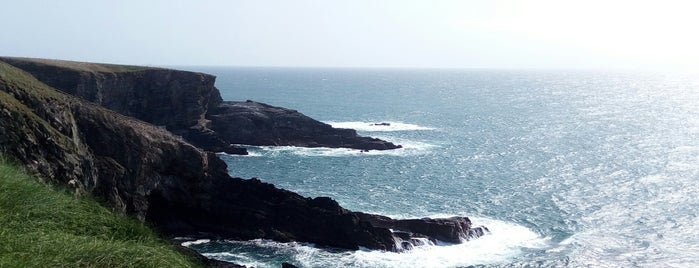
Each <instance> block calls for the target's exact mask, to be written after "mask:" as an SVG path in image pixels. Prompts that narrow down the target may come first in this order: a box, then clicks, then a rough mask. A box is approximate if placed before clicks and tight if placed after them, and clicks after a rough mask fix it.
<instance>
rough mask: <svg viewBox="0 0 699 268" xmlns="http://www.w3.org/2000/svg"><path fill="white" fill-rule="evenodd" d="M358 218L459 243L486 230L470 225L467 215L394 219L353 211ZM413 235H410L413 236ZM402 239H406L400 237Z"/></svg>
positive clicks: (427, 236)
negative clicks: (443, 217)
mask: <svg viewBox="0 0 699 268" xmlns="http://www.w3.org/2000/svg"><path fill="white" fill-rule="evenodd" d="M355 215H357V216H358V217H359V219H360V220H362V221H366V222H369V223H371V225H373V226H375V227H383V228H389V229H393V230H399V231H403V232H408V233H410V234H419V235H422V236H424V238H428V239H430V240H439V241H442V242H447V243H455V244H458V243H461V242H463V241H466V240H469V239H473V238H478V237H481V236H483V235H484V234H486V233H487V232H488V229H487V228H485V227H482V226H481V227H472V226H471V220H470V219H469V218H467V217H451V218H445V219H432V218H422V219H406V220H396V219H391V218H389V217H385V216H380V215H373V214H366V213H361V212H355ZM413 237H415V236H411V238H413ZM401 239H403V240H408V239H405V238H402V237H401Z"/></svg>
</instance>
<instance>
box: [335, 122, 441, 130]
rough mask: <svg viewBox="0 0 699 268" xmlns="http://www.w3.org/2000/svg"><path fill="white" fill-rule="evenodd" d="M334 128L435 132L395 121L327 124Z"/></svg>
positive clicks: (429, 128)
mask: <svg viewBox="0 0 699 268" xmlns="http://www.w3.org/2000/svg"><path fill="white" fill-rule="evenodd" d="M325 123H326V124H328V125H331V126H332V127H334V128H351V129H355V130H357V131H367V132H372V131H413V130H434V128H431V127H425V126H419V125H414V124H408V123H402V122H393V121H377V122H358V121H350V122H333V121H328V122H325Z"/></svg>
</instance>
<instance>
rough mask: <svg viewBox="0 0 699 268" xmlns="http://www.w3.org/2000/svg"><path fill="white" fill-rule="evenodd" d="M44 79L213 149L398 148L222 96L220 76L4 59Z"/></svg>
mask: <svg viewBox="0 0 699 268" xmlns="http://www.w3.org/2000/svg"><path fill="white" fill-rule="evenodd" d="M0 60H2V61H4V62H6V63H9V64H11V65H13V66H15V67H18V68H20V69H22V70H24V71H26V72H29V73H31V74H32V75H33V76H34V77H35V78H37V79H38V80H39V81H42V82H43V83H45V84H47V85H49V86H51V87H54V88H56V89H59V90H61V91H63V92H65V93H68V94H71V95H73V96H78V97H80V98H82V99H85V100H88V101H91V102H94V103H97V104H99V105H101V106H103V107H106V108H108V109H110V110H113V111H116V112H118V113H121V114H123V115H126V116H130V117H135V118H138V119H141V120H143V121H146V122H148V123H151V124H154V125H156V126H161V127H163V128H165V129H167V130H168V131H170V132H172V133H174V134H175V135H179V136H182V137H183V138H184V139H185V140H187V141H188V142H190V143H192V144H194V145H196V146H198V147H200V148H203V149H205V150H208V151H214V152H220V151H222V152H227V153H231V154H246V153H247V152H246V150H245V149H244V148H240V147H236V146H232V145H231V144H249V145H293V146H304V147H347V148H356V149H363V150H387V149H396V148H400V146H397V145H395V144H392V143H390V142H386V141H382V140H379V139H373V138H368V137H361V136H359V135H357V133H356V132H355V131H354V130H347V129H335V128H332V127H331V126H329V125H327V124H323V123H321V122H319V121H316V120H314V119H311V118H309V117H307V116H305V115H303V114H301V113H299V112H297V111H293V110H289V109H284V108H280V107H273V106H269V105H265V104H261V103H253V102H242V103H241V102H223V100H222V99H221V96H220V93H219V91H218V89H216V88H215V87H214V82H215V79H216V77H214V76H212V75H208V74H203V73H196V72H187V71H179V70H171V69H163V68H148V67H138V66H123V65H109V64H95V63H83V62H72V61H60V60H45V59H28V58H11V57H2V58H0Z"/></svg>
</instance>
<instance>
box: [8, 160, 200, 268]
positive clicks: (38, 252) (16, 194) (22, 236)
mask: <svg viewBox="0 0 699 268" xmlns="http://www.w3.org/2000/svg"><path fill="white" fill-rule="evenodd" d="M193 266H194V267H196V266H200V265H199V264H198V263H196V262H195V261H194V260H192V259H190V257H187V256H185V255H182V254H180V253H178V252H177V251H176V250H175V248H174V247H173V246H172V245H170V244H169V243H168V242H167V241H165V240H163V239H161V238H159V237H158V236H157V235H156V234H155V233H154V232H153V231H152V230H150V229H149V228H148V227H146V226H144V224H142V223H140V222H138V221H136V220H134V219H131V218H128V217H126V216H121V215H116V214H114V213H112V212H111V211H110V210H108V209H106V208H105V207H103V206H101V205H100V204H98V203H97V202H96V201H94V200H90V199H87V198H77V197H74V196H73V195H71V194H69V193H67V192H66V191H63V190H57V189H56V188H53V187H51V186H49V185H46V184H43V183H40V182H38V180H37V179H35V178H33V177H31V176H29V175H27V174H26V173H25V172H23V171H22V170H21V168H18V167H17V166H16V165H13V164H11V163H8V161H7V160H6V159H5V158H3V157H2V156H0V267H193Z"/></svg>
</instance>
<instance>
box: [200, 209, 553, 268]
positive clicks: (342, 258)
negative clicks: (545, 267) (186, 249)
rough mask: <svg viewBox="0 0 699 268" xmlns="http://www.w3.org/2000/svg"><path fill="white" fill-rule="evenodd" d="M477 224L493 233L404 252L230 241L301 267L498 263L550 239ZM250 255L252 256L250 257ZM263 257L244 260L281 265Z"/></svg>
mask: <svg viewBox="0 0 699 268" xmlns="http://www.w3.org/2000/svg"><path fill="white" fill-rule="evenodd" d="M470 218H471V220H472V222H473V223H474V226H480V225H483V226H487V227H488V228H489V229H490V233H489V234H487V235H485V236H483V237H480V238H478V239H473V240H470V241H468V242H465V243H462V244H442V243H440V244H439V245H422V246H417V247H415V248H414V249H413V250H410V251H406V252H403V253H395V252H386V251H378V250H366V249H360V250H356V251H340V252H334V251H328V250H324V249H319V248H316V247H314V246H313V245H312V244H304V243H295V242H292V243H280V242H274V241H269V240H262V239H257V240H251V241H229V242H230V243H234V244H239V245H246V246H253V247H257V248H264V249H267V250H272V251H273V252H275V253H276V254H281V255H284V256H285V258H287V259H289V260H290V262H291V263H293V264H295V265H298V266H302V267H406V266H408V267H463V266H471V265H489V264H499V263H506V262H508V261H511V260H512V259H513V258H515V257H517V256H518V255H520V254H521V253H522V252H523V250H524V249H531V248H544V247H546V246H548V245H549V244H550V242H549V239H547V238H542V237H540V236H539V235H537V234H536V233H535V232H534V231H532V230H530V229H528V228H526V227H524V226H521V225H518V224H515V223H512V222H506V221H500V220H494V219H488V218H479V217H470ZM206 255H207V256H210V257H219V258H223V259H229V258H228V257H233V256H235V259H236V260H238V261H241V257H244V256H245V257H247V256H246V255H247V254H245V253H244V252H231V253H228V254H226V255H227V256H224V255H223V254H221V253H216V254H206ZM248 258H249V257H248ZM263 261H264V260H263V259H257V258H255V259H244V260H243V262H245V263H250V264H253V263H254V264H255V267H278V264H273V263H261V262H263Z"/></svg>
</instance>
